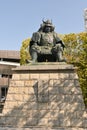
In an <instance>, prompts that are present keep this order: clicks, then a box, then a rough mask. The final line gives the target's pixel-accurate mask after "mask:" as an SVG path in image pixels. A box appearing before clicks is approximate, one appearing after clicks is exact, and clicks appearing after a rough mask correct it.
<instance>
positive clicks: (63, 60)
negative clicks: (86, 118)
mask: <svg viewBox="0 0 87 130" xmlns="http://www.w3.org/2000/svg"><path fill="white" fill-rule="evenodd" d="M56 62H66V59H58V60H57V61H56Z"/></svg>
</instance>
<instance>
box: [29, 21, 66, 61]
mask: <svg viewBox="0 0 87 130" xmlns="http://www.w3.org/2000/svg"><path fill="white" fill-rule="evenodd" d="M54 28H55V27H54V26H53V24H52V22H51V21H50V20H46V21H43V23H42V24H41V26H40V28H39V30H38V31H37V32H35V33H33V35H32V38H31V41H30V45H29V52H30V55H31V60H30V61H29V62H32V63H34V62H46V61H47V62H64V61H65V59H64V58H63V50H64V48H65V45H64V43H63V42H62V40H61V39H60V38H59V37H58V34H57V33H56V32H54Z"/></svg>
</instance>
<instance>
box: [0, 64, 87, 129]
mask: <svg viewBox="0 0 87 130" xmlns="http://www.w3.org/2000/svg"><path fill="white" fill-rule="evenodd" d="M13 71H14V73H13V76H12V80H11V82H10V86H9V89H8V94H7V98H6V102H5V106H4V109H3V113H2V115H1V119H0V126H1V127H8V128H17V129H18V130H19V128H20V129H23V130H24V129H27V128H28V130H30V129H34V130H39V129H40V130H46V129H47V130H51V129H53V130H54V129H55V130H86V129H87V113H86V111H85V105H84V101H83V97H82V91H81V89H80V85H79V81H78V76H77V74H76V72H75V69H74V67H73V65H68V64H66V63H42V64H41V63H38V64H33V65H27V66H20V67H17V68H15V69H14V70H13Z"/></svg>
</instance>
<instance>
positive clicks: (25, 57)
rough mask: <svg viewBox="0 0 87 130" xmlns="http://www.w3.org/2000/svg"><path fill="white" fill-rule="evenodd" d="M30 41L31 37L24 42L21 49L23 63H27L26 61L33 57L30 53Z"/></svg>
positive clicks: (21, 61) (21, 62)
mask: <svg viewBox="0 0 87 130" xmlns="http://www.w3.org/2000/svg"><path fill="white" fill-rule="evenodd" d="M29 43H30V38H29V39H26V40H24V41H23V42H22V46H21V49H20V57H21V60H20V64H21V65H23V64H26V61H27V60H28V59H30V58H31V57H30V54H29Z"/></svg>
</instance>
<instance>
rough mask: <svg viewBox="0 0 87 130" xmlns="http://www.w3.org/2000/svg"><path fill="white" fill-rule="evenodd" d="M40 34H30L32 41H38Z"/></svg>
mask: <svg viewBox="0 0 87 130" xmlns="http://www.w3.org/2000/svg"><path fill="white" fill-rule="evenodd" d="M40 37H41V34H40V33H39V32H35V33H33V35H32V39H31V40H32V41H33V42H35V43H38V42H39V41H40Z"/></svg>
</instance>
